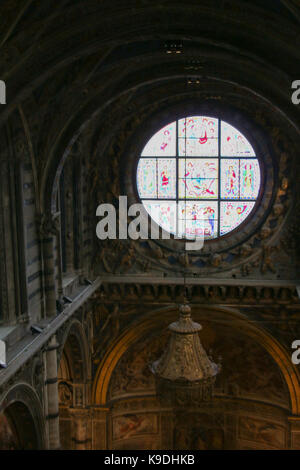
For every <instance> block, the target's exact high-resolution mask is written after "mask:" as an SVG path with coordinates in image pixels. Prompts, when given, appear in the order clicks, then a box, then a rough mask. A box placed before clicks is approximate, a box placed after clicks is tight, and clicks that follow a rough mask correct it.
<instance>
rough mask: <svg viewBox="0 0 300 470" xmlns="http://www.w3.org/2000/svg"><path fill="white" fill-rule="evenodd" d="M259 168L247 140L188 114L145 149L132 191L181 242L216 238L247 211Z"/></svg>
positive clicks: (228, 127)
mask: <svg viewBox="0 0 300 470" xmlns="http://www.w3.org/2000/svg"><path fill="white" fill-rule="evenodd" d="M260 185H261V173H260V164H259V161H258V159H257V157H256V155H255V152H254V149H253V147H252V145H251V144H250V142H249V141H248V140H247V138H246V137H245V136H244V135H243V134H242V133H241V132H240V131H239V130H238V129H236V128H234V127H233V126H232V125H231V124H228V123H227V122H225V121H222V120H220V119H217V118H212V117H209V116H189V117H186V118H184V119H179V120H178V121H174V122H172V123H170V124H168V125H167V126H165V127H163V128H162V129H161V130H160V131H158V132H157V133H156V134H154V136H153V137H152V138H151V139H150V140H149V141H148V143H147V144H146V146H145V147H144V149H143V151H142V153H141V156H140V159H139V162H138V167H137V189H138V193H139V196H140V199H141V201H142V202H143V204H144V207H145V209H146V210H147V212H148V213H149V214H150V216H151V217H152V219H153V220H154V221H155V222H156V223H157V224H158V225H159V226H161V227H162V228H163V229H164V230H166V231H167V232H170V233H172V234H174V235H177V236H178V237H182V238H188V239H189V238H195V236H197V235H198V236H200V235H203V236H204V238H205V239H207V240H208V239H214V238H218V237H221V236H223V235H225V234H227V233H229V232H230V231H232V230H234V229H235V228H236V227H238V226H239V225H240V224H241V223H242V222H244V221H245V219H246V218H247V217H248V216H249V215H250V213H251V212H252V210H253V208H254V206H255V201H256V199H257V197H258V194H259V190H260Z"/></svg>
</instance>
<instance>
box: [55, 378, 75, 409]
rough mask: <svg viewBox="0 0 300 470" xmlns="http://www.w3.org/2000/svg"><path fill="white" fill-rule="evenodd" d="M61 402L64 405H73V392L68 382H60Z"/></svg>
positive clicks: (59, 393) (59, 394)
mask: <svg viewBox="0 0 300 470" xmlns="http://www.w3.org/2000/svg"><path fill="white" fill-rule="evenodd" d="M58 396H59V402H60V403H61V404H62V405H71V404H72V402H73V391H72V387H71V385H69V384H68V383H67V382H60V383H59V384H58Z"/></svg>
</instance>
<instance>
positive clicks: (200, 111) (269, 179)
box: [121, 101, 275, 255]
mask: <svg viewBox="0 0 300 470" xmlns="http://www.w3.org/2000/svg"><path fill="white" fill-rule="evenodd" d="M201 115H205V116H210V117H212V118H218V119H221V120H224V121H226V122H228V123H229V124H230V125H232V126H233V127H235V128H236V129H237V130H239V131H240V132H241V133H242V134H243V135H244V136H245V137H246V139H247V140H248V141H249V142H250V144H251V145H252V147H253V149H254V152H255V155H256V158H257V159H258V160H259V163H260V172H261V186H260V190H259V194H258V197H257V199H256V203H255V206H254V208H253V210H252V211H251V213H250V214H249V215H248V217H247V218H246V219H245V220H244V221H243V222H242V223H241V224H240V225H239V226H238V227H236V228H235V229H234V230H232V231H231V232H229V233H227V234H225V235H223V236H221V237H219V238H215V239H211V240H205V242H204V246H203V248H202V249H201V252H202V253H210V252H222V251H227V250H228V249H231V248H233V247H235V246H237V245H239V244H241V243H244V242H245V241H246V240H248V239H249V238H250V237H251V236H252V235H253V234H254V233H255V232H256V231H258V230H259V228H261V226H262V225H263V223H264V221H265V219H266V217H267V215H268V214H269V212H270V210H271V205H272V202H273V199H274V189H275V164H274V159H273V157H272V151H271V145H270V141H269V138H268V136H267V135H266V134H265V133H264V132H263V130H262V129H261V128H260V127H259V126H258V125H257V124H255V122H253V121H252V120H251V119H250V118H249V117H248V116H246V115H245V114H244V113H243V112H241V111H240V110H238V109H236V108H233V107H231V106H229V105H224V104H221V103H216V101H213V102H212V101H210V102H208V101H205V102H198V103H197V102H195V101H193V102H182V103H180V104H177V105H175V106H169V107H167V109H164V110H162V111H160V112H156V113H155V114H153V115H152V116H150V117H149V118H148V119H145V120H144V121H143V123H142V124H140V125H139V127H138V129H137V131H136V132H135V133H134V135H133V136H132V137H131V138H130V141H129V142H128V145H127V146H126V149H125V151H124V153H123V155H122V160H121V161H122V169H121V170H122V171H121V174H122V177H121V188H122V191H121V194H124V195H127V197H128V206H129V205H131V204H135V203H141V200H140V198H139V194H138V189H137V181H136V175H137V165H138V162H139V158H140V155H141V153H142V151H143V148H144V147H145V145H146V144H147V142H148V141H149V140H150V139H151V137H152V136H153V135H154V134H155V133H156V132H158V131H159V130H160V129H161V128H162V127H164V126H166V125H167V124H169V123H171V122H173V121H175V120H177V119H181V118H184V117H186V116H201ZM141 217H142V220H145V226H147V225H146V224H147V223H148V220H149V219H150V217H149V215H148V213H147V212H146V209H144V207H143V211H142V214H141ZM148 218H149V219H148ZM186 241H190V240H186V239H184V238H183V239H179V240H178V239H175V238H174V237H173V236H172V235H170V239H167V240H166V239H161V238H160V239H159V240H153V242H155V243H158V244H159V245H160V246H162V247H165V248H167V249H169V250H171V251H176V252H178V251H184V250H185V242H186ZM190 254H191V255H193V254H199V253H198V252H197V251H196V250H195V251H190Z"/></svg>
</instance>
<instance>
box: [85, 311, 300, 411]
mask: <svg viewBox="0 0 300 470" xmlns="http://www.w3.org/2000/svg"><path fill="white" fill-rule="evenodd" d="M193 311H194V313H193V318H194V319H195V320H196V321H203V320H204V321H208V322H209V321H212V311H213V322H214V323H219V324H220V325H222V326H224V325H226V324H227V325H228V322H230V321H231V320H232V321H234V322H235V323H234V325H235V329H237V331H241V332H242V333H243V334H245V335H246V336H248V337H249V338H251V339H252V340H254V341H256V342H257V343H259V344H260V345H261V346H262V348H263V349H264V350H265V351H266V352H267V354H268V355H269V356H271V358H272V359H273V361H274V362H275V363H276V364H277V366H278V368H279V370H280V372H281V374H282V377H283V379H284V382H285V384H286V387H287V390H288V393H289V402H290V403H289V405H290V409H289V411H290V413H291V414H293V415H298V414H299V413H300V400H299V396H300V377H299V372H298V371H297V369H296V368H295V366H294V365H293V364H292V362H291V357H290V354H289V352H288V351H287V350H286V349H285V348H284V347H283V346H282V345H281V344H280V343H279V342H278V341H277V340H276V339H275V338H274V337H272V336H271V334H270V333H269V332H267V331H266V330H264V329H263V328H261V327H260V326H258V325H257V324H254V323H253V322H249V320H248V319H247V317H246V316H244V315H242V314H241V313H239V312H238V311H235V310H232V309H227V308H222V309H220V308H218V309H216V308H213V307H211V308H210V307H206V308H205V309H202V312H201V313H200V314H199V313H197V311H196V307H194V308H193ZM174 318H176V313H175V312H174V307H170V308H168V309H166V308H165V309H164V310H163V311H162V310H161V309H158V310H155V311H153V312H152V314H148V317H147V318H146V319H144V321H140V322H139V323H137V324H136V325H135V327H134V328H131V329H130V330H127V331H125V332H124V333H123V335H122V336H121V337H119V338H118V339H117V340H116V341H115V342H114V343H113V344H112V345H111V347H110V348H109V350H108V351H107V353H106V355H105V356H104V358H103V360H102V362H101V364H100V365H99V367H98V370H97V372H96V374H95V380H94V383H93V390H92V400H93V402H94V403H95V404H96V405H102V406H105V405H107V402H108V389H109V384H110V380H111V377H112V374H113V371H114V369H115V367H116V366H117V364H118V362H119V360H120V359H121V358H122V356H123V355H124V354H125V353H126V351H127V350H128V349H129V347H130V346H132V345H133V344H134V343H136V342H138V341H139V340H141V339H142V338H143V337H144V336H145V335H146V334H150V333H151V332H152V331H153V330H154V329H157V328H160V330H162V329H163V328H165V327H166V326H167V325H168V324H169V323H170V322H171V321H172V320H174Z"/></svg>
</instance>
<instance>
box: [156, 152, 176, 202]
mask: <svg viewBox="0 0 300 470" xmlns="http://www.w3.org/2000/svg"><path fill="white" fill-rule="evenodd" d="M157 165H158V167H157V169H158V197H159V198H163V199H168V198H170V199H172V198H175V197H176V159H175V158H158V159H157Z"/></svg>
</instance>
